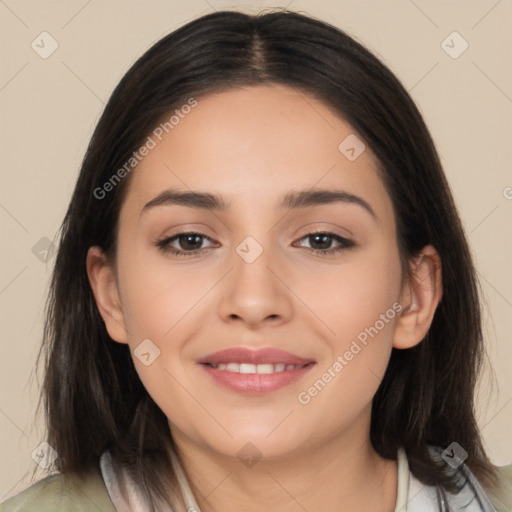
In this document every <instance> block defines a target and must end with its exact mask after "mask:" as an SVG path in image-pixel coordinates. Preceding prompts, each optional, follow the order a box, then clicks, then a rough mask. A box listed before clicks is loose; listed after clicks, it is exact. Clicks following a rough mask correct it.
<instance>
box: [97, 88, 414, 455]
mask: <svg viewBox="0 0 512 512" xmlns="http://www.w3.org/2000/svg"><path fill="white" fill-rule="evenodd" d="M197 101H198V103H197V105H196V106H195V107H194V108H193V109H191V111H190V113H188V114H187V115H184V116H182V117H180V120H179V123H177V124H176V125H174V127H173V129H172V130H169V133H168V134H165V132H164V136H163V137H162V140H161V141H159V140H158V139H156V138H155V140H156V141H157V144H156V146H155V147H154V148H153V149H151V151H150V152H149V154H148V155H147V156H146V157H145V158H144V159H143V160H142V161H141V163H140V164H139V165H138V167H137V168H136V169H135V170H134V171H133V174H132V176H131V178H130V179H131V182H130V186H129V189H128V192H127V195H126V198H125V201H124V203H123V206H122V209H121V212H120V218H119V231H118V252H117V256H116V261H115V263H113V265H112V267H111V268H110V269H107V270H106V272H110V271H111V275H112V276H114V277H113V279H114V278H115V281H113V284H112V286H111V287H110V288H108V287H106V288H108V290H109V291H108V292H106V293H105V294H103V295H105V296H107V295H108V294H109V293H110V294H113V295H115V297H116V298H115V300H113V301H112V302H113V303H116V304H117V305H118V306H119V307H118V310H117V311H114V312H111V313H110V314H105V311H104V310H102V314H103V316H104V318H105V319H106V324H107V328H108V330H109V333H110V335H111V336H112V338H113V339H114V340H116V341H118V342H122V343H128V344H129V346H130V349H131V352H132V354H133V358H134V363H135V367H136V369H137V372H138V374H139V376H140V378H141V380H142V382H143V384H144V386H145V387H146V389H147V390H148V392H149V394H150V395H151V396H152V398H153V399H154V400H155V402H156V403H157V404H158V406H159V407H160V408H161V409H162V410H163V411H164V413H165V414H166V416H167V417H168V420H169V425H170V428H171V431H172V433H173V435H175V436H177V437H182V438H186V439H187V440H189V441H190V442H191V443H192V444H194V445H197V446H202V447H207V448H208V449H210V450H213V451H214V452H216V453H218V454H222V455H226V456H236V454H237V452H238V451H239V450H240V448H241V447H242V446H244V445H245V443H247V442H251V443H253V444H254V445H255V446H256V447H257V448H258V450H259V451H260V452H261V453H262V454H263V456H264V457H268V458H279V457H282V456H284V455H287V454H292V453H294V452H295V451H296V450H304V449H306V448H307V447H309V448H314V447H315V446H317V445H319V444H321V443H323V442H326V440H329V439H333V438H335V437H336V436H338V435H340V434H341V433H344V434H345V435H348V433H349V432H352V440H354V439H355V438H354V436H355V437H357V436H359V438H360V441H361V442H363V441H364V440H365V439H367V438H368V428H369V417H370V410H371V400H372V398H373V396H374V394H375V392H376V390H377V388H378V385H379V383H380V380H381V378H382V376H383V375H384V372H385V369H386V366H387V363H388V360H389V357H390V352H391V348H392V346H393V344H394V342H395V341H396V340H395V336H396V333H395V331H396V322H397V321H399V320H398V319H399V317H400V311H401V310H402V309H403V307H402V306H403V305H402V302H401V294H402V292H403V290H402V287H401V277H402V273H401V268H400V260H399V253H398V248H397V236H396V222H395V217H394V213H393V206H392V203H391V200H390V198H389V196H388V194H387V192H386V190H385V187H384V185H383V182H382V181H381V179H380V178H379V175H378V172H377V161H376V159H375V157H374V155H373V154H372V152H371V150H370V149H369V148H368V147H367V146H366V148H365V149H364V150H363V151H362V152H361V153H360V154H359V156H357V154H358V153H359V152H360V150H361V149H362V146H360V145H358V144H361V143H364V140H363V139H362V137H361V136H360V135H358V134H357V133H355V131H354V129H353V128H352V127H351V126H350V125H349V124H347V123H346V122H345V121H343V120H342V119H340V118H339V117H338V116H337V115H336V114H335V113H334V112H332V111H331V110H330V109H329V108H328V107H327V106H326V105H325V104H323V103H322V102H320V101H318V100H316V99H314V98H313V97H312V96H309V95H305V94H301V93H298V92H296V91H295V90H294V89H291V88H287V87H285V86H280V85H279V86H278V85H272V86H255V87H248V88H244V89H238V90H232V91H229V92H223V93H219V94H213V95H208V96H205V97H201V98H197ZM347 137H350V138H349V139H348V140H347V141H346V139H347ZM354 137H357V138H358V139H359V141H358V140H357V139H355V138H354ZM343 141H346V142H345V143H343V144H341V143H342V142H343ZM340 144H341V149H340ZM350 148H354V151H352V150H351V149H350ZM355 156H356V157H357V158H355V159H354V157H355ZM170 191H172V192H174V193H189V192H192V191H194V192H198V193H201V194H203V193H207V194H211V195H212V196H215V198H217V199H218V203H220V204H219V205H217V206H218V207H215V208H213V206H214V205H213V201H211V198H209V199H208V198H207V199H208V200H204V201H203V202H202V203H199V204H198V203H197V202H196V203H194V204H193V202H192V201H190V199H189V200H188V202H187V201H186V200H181V201H178V202H176V201H175V199H173V198H176V196H173V195H172V194H171V193H170ZM319 191H327V192H329V193H331V195H330V196H328V195H327V194H324V195H322V194H316V195H312V193H313V192H319ZM333 192H335V193H339V194H338V195H333V194H332V193H333ZM300 193H303V194H304V195H303V197H302V199H304V200H303V201H297V198H298V194H300ZM290 198H291V199H293V198H295V201H292V200H290ZM286 199H288V201H286ZM299 199H300V198H299ZM292 203H293V204H292ZM221 206H222V207H221ZM183 233H188V235H183ZM96 295H97V297H98V293H97V292H96ZM100 301H101V299H100ZM104 302H107V301H106V300H105V301H104ZM404 308H405V305H404ZM107 309H108V308H107ZM144 340H146V341H144ZM231 348H242V349H243V348H245V349H248V350H250V351H255V350H259V349H277V350H281V351H285V352H287V353H289V354H291V355H293V356H295V357H296V358H300V364H297V365H295V366H294V369H288V370H287V369H286V368H285V370H284V371H281V372H276V370H280V367H279V364H281V363H278V362H276V361H277V359H279V358H281V359H282V362H286V361H287V363H286V364H290V361H292V359H291V356H290V355H288V356H283V355H282V354H277V355H276V353H274V354H273V355H274V356H276V357H275V358H274V363H275V366H273V367H270V366H268V365H265V364H263V363H265V358H267V359H270V360H272V357H271V356H272V354H271V353H268V352H267V354H263V356H262V359H260V360H254V361H255V362H259V363H262V366H261V367H255V366H246V363H248V364H249V363H251V360H250V354H248V353H246V354H245V355H244V354H242V355H238V359H237V354H235V355H234V356H233V357H232V358H231V359H230V358H229V357H228V356H225V355H224V356H220V359H219V358H218V359H215V358H214V357H213V356H212V354H214V353H215V352H218V351H221V350H224V349H231ZM141 355H142V357H141ZM223 358H224V359H229V361H231V363H233V362H234V365H235V366H233V365H231V366H230V368H231V370H229V369H222V366H221V367H220V369H219V367H217V369H215V368H212V367H210V366H208V365H206V364H204V363H205V362H208V361H216V362H217V363H221V364H222V361H223ZM229 361H225V362H226V363H227V362H229ZM236 361H238V363H241V367H237V364H236ZM267 362H268V361H267ZM304 365H306V366H304ZM288 368H290V367H288ZM299 368H300V369H299ZM240 369H242V370H243V371H248V372H249V373H248V374H246V373H242V374H240V373H237V371H239V370H240ZM259 371H262V372H267V371H274V372H275V373H271V374H264V375H262V374H257V372H259ZM255 372H256V374H255ZM357 442H358V441H357Z"/></svg>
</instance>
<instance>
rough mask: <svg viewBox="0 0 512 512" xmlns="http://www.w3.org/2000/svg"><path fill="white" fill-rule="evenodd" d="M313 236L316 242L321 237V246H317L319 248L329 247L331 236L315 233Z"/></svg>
mask: <svg viewBox="0 0 512 512" xmlns="http://www.w3.org/2000/svg"><path fill="white" fill-rule="evenodd" d="M312 238H313V239H314V240H315V243H316V241H317V240H318V239H320V240H321V241H320V245H321V247H317V249H329V246H330V245H331V244H330V242H331V237H330V236H329V235H313V236H312Z"/></svg>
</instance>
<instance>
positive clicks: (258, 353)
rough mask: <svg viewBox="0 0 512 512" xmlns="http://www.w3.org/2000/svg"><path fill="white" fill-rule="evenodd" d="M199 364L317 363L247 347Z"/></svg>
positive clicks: (280, 351) (215, 354)
mask: <svg viewBox="0 0 512 512" xmlns="http://www.w3.org/2000/svg"><path fill="white" fill-rule="evenodd" d="M198 362H199V363H203V364H205V363H210V364H220V363H239V364H241V363H250V364H265V363H267V364H279V363H282V364H293V365H299V364H302V365H306V364H308V363H313V362H315V361H314V360H313V359H304V358H303V357H299V356H296V355H295V354H291V353H290V352H285V351H284V350H279V349H277V348H263V349H258V350H254V349H249V348H245V347H234V348H226V349H224V350H219V351H218V352H214V353H212V354H209V355H207V356H205V357H203V358H201V359H199V360H198Z"/></svg>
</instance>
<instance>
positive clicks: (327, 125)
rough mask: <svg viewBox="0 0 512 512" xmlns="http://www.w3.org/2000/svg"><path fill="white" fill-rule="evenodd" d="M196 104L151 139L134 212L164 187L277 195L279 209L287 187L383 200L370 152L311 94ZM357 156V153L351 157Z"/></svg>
mask: <svg viewBox="0 0 512 512" xmlns="http://www.w3.org/2000/svg"><path fill="white" fill-rule="evenodd" d="M195 100H196V102H197V103H196V104H195V106H193V107H190V108H189V107H187V108H183V109H180V108H179V107H178V108H177V109H176V110H178V112H176V110H175V111H174V112H175V114H176V115H174V117H173V119H172V123H171V122H168V121H169V120H170V118H171V116H172V114H173V112H171V113H169V115H168V116H165V117H164V118H163V120H162V122H163V123H165V122H166V121H167V122H168V123H167V125H165V124H161V125H160V126H157V127H156V128H155V130H153V132H151V133H150V134H149V136H150V137H151V139H152V141H153V142H154V147H153V148H152V149H151V150H150V151H149V153H148V154H147V155H146V156H145V157H144V158H143V159H142V161H141V162H140V163H139V164H138V166H137V167H136V169H135V170H134V172H133V175H132V177H131V178H132V182H131V184H130V187H129V192H128V196H127V201H128V200H130V201H131V202H133V203H135V206H136V207H137V208H138V209H141V208H142V207H143V205H144V204H145V203H146V202H147V201H149V200H151V199H153V197H154V196H155V195H157V194H158V193H159V192H161V191H162V190H164V189H165V188H180V189H183V190H186V189H193V190H202V191H218V192H219V193H222V195H223V196H224V197H226V199H227V200H228V201H229V200H230V199H231V198H238V199H239V200H240V201H244V199H250V198H259V199H260V200H261V201H270V200H271V199H272V197H273V195H274V194H275V199H276V203H277V201H278V199H280V197H281V195H282V193H281V192H282V191H284V190H286V191H288V190H289V189H292V188H294V189H304V188H306V189H307V188H312V187H314V186H318V187H321V188H329V187H333V188H340V187H343V188H348V189H350V190H349V192H352V193H357V194H366V195H370V196H373V197H374V198H375V197H379V198H380V199H383V197H382V196H383V194H385V192H384V188H383V184H382V182H381V180H380V178H379V177H378V172H377V168H378V163H377V160H376V159H375V157H374V156H373V154H372V153H371V150H370V149H369V148H368V147H367V146H363V144H364V141H363V140H362V137H361V136H360V135H358V134H357V133H356V132H355V130H354V129H353V128H352V127H351V126H350V124H349V123H347V122H346V121H345V120H343V119H342V118H341V117H340V116H339V115H338V114H337V113H335V112H334V111H333V110H332V109H330V108H329V107H328V106H327V105H326V104H325V103H323V102H322V101H320V100H317V99H315V98H314V97H313V96H312V95H309V94H307V93H304V92H302V91H299V90H296V89H294V88H291V87H287V86H283V85H276V84H272V85H258V86H252V87H245V88H239V89H232V90H229V91H225V92H221V93H214V94H209V95H206V96H202V97H199V98H195ZM347 141H348V142H347ZM152 145H153V144H152ZM347 147H348V149H349V150H351V148H352V147H353V148H354V151H352V152H349V153H347V152H346V150H347ZM362 148H364V150H363V151H362V152H361V150H362ZM354 152H357V153H359V152H361V153H360V154H359V156H357V158H356V159H353V158H352V157H353V156H354ZM357 153H356V155H357ZM348 157H351V158H348ZM385 195H386V194H385ZM278 196H279V197H278ZM384 199H385V198H384ZM261 201H260V204H261Z"/></svg>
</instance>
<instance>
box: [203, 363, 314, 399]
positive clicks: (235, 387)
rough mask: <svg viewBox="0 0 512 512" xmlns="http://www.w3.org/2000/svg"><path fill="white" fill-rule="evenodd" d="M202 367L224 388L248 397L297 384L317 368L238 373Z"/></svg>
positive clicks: (310, 364)
mask: <svg viewBox="0 0 512 512" xmlns="http://www.w3.org/2000/svg"><path fill="white" fill-rule="evenodd" d="M201 366H202V367H203V368H204V369H205V370H206V371H207V372H208V374H209V375H210V376H211V377H212V379H213V380H214V381H215V382H217V383H218V384H220V385H221V386H223V387H224V388H227V389H229V390H231V391H235V392H236V393H242V394H246V395H263V394H265V393H270V392H271V391H276V390H278V389H281V388H284V387H285V386H289V385H290V384H293V383H294V382H297V381H298V380H299V379H301V378H302V377H303V376H304V375H305V374H306V373H308V372H309V371H310V370H311V369H312V368H313V367H314V366H315V363H309V364H308V365H306V366H303V367H302V368H298V369H297V370H285V371H282V372H275V373H236V372H229V371H227V370H217V369H215V368H212V367H211V366H208V365H206V364H201Z"/></svg>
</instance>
